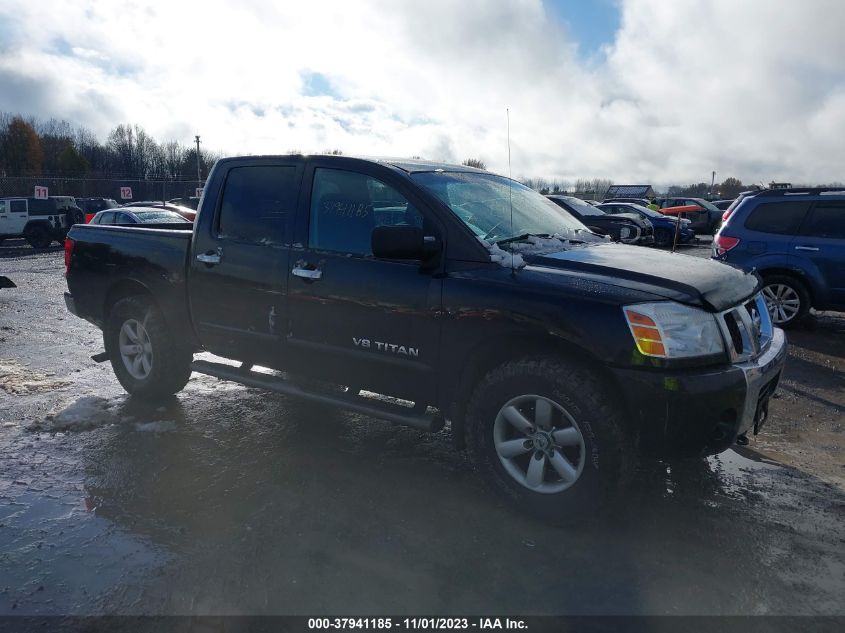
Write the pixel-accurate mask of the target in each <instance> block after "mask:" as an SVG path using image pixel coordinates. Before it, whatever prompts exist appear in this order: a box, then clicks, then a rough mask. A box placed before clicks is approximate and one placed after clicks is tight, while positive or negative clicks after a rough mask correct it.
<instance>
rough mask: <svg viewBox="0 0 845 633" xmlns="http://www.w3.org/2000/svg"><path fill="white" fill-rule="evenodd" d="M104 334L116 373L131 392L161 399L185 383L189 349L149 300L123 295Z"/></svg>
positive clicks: (189, 363) (115, 305)
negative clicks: (124, 296) (123, 297)
mask: <svg viewBox="0 0 845 633" xmlns="http://www.w3.org/2000/svg"><path fill="white" fill-rule="evenodd" d="M103 336H104V339H105V344H106V351H107V352H108V354H109V360H110V361H111V366H112V369H113V370H114V373H115V376H117V379H118V380H119V381H120V384H121V385H123V388H124V389H126V391H127V392H129V393H130V394H132V395H139V396H145V397H149V398H164V397H166V396H170V395H172V394H174V393H176V392H177V391H180V390H181V389H182V388H183V387H184V386H185V384H186V383H187V382H188V378H189V377H190V375H191V359H192V357H193V355H192V352H191V349H190V348H188V347H186V346H185V345H184V343H183V342H182V341H181V340H180V337H178V336H176V335H175V333H173V332H172V331H171V330H170V329H169V328H168V326H167V323H165V321H164V317H163V316H162V314H161V311H160V310H159V309H158V307H157V306H156V305H155V304H154V303H153V302H152V301H151V300H149V299H147V298H145V297H126V298H125V299H121V300H120V301H118V302H117V303H115V304H114V306H113V307H112V309H111V312H110V313H109V317H108V322H107V323H106V328H105V330H104V334H103Z"/></svg>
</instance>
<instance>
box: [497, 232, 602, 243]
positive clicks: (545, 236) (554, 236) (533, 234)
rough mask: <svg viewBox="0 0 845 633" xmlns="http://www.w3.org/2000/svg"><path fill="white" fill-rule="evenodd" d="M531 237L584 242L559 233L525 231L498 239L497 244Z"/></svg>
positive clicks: (521, 240) (522, 240) (520, 240)
mask: <svg viewBox="0 0 845 633" xmlns="http://www.w3.org/2000/svg"><path fill="white" fill-rule="evenodd" d="M575 230H576V231H581V230H584V231H585V232H587V233H592V231H590V230H589V229H575ZM529 237H542V238H545V239H550V240H551V239H558V240H560V241H561V242H563V241H564V240H567V241H568V242H569V243H570V244H584V241H583V240H579V239H571V238H570V239H567V238H565V237H561V236H559V235H555V234H553V233H523V234H522V235H515V236H514V237H506V238H505V239H503V240H496V244H497V245H499V246H501V245H502V244H509V243H510V242H524V241H525V240H527V239H528V238H529Z"/></svg>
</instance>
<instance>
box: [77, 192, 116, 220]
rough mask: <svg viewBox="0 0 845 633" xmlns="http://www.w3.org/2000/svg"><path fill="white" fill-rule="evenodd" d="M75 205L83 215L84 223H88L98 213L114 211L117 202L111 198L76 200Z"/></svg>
mask: <svg viewBox="0 0 845 633" xmlns="http://www.w3.org/2000/svg"><path fill="white" fill-rule="evenodd" d="M76 205H77V206H78V207H79V208H80V209H82V212H83V213H84V214H85V222H86V223H87V222H90V221H91V218H93V217H94V216H95V215H96V214H97V213H98V212H100V211H102V210H104V209H114V208H115V207H116V206H118V205H117V201H116V200H113V199H111V198H77V199H76Z"/></svg>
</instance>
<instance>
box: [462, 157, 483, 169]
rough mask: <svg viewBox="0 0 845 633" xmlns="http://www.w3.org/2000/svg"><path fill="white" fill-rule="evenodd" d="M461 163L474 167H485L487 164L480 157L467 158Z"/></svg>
mask: <svg viewBox="0 0 845 633" xmlns="http://www.w3.org/2000/svg"><path fill="white" fill-rule="evenodd" d="M461 165H464V166H466V167H475V168H476V169H487V165H486V164H485V163H484V161H483V160H481V159H480V158H467V159H466V160H464V161H463V162H461Z"/></svg>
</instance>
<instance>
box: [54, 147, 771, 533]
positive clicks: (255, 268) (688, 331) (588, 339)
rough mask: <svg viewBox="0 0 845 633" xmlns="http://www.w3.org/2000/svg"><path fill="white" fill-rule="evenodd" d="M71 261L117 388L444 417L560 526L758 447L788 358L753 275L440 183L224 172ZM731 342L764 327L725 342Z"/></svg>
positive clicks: (476, 186)
mask: <svg viewBox="0 0 845 633" xmlns="http://www.w3.org/2000/svg"><path fill="white" fill-rule="evenodd" d="M66 255H67V256H66V267H67V274H66V280H67V285H68V292H67V293H66V294H65V301H66V304H67V306H68V309H69V310H70V311H71V312H72V313H73V314H76V315H78V316H80V317H83V318H85V319H87V320H89V321H90V322H92V323H94V324H95V325H97V326H98V327H100V328H102V330H103V339H104V344H105V354H103V356H104V357H107V358H108V359H109V360H110V361H111V365H112V368H113V370H114V372H115V374H116V376H117V378H118V380H119V381H120V383H121V384H122V385H123V387H124V388H125V389H126V390H127V391H128V392H129V393H132V394H135V395H136V396H137V397H140V398H142V399H144V400H145V401H150V400H154V399H161V398H166V397H168V396H169V395H170V394H173V393H175V392H178V391H179V390H181V389H182V388H183V387H184V386H185V384H186V383H187V381H188V379H189V377H190V375H191V372H192V371H196V372H200V373H204V374H208V375H211V376H216V377H218V378H223V379H225V380H230V381H235V382H239V383H242V384H246V385H250V386H252V387H255V388H263V389H268V390H271V391H275V392H278V393H283V394H288V395H290V396H296V397H300V398H305V399H308V400H311V401H316V402H320V403H322V404H323V405H331V406H335V407H340V408H346V409H349V410H352V411H356V412H358V413H360V414H363V415H365V416H371V417H375V418H383V419H387V420H390V421H392V422H394V423H399V424H406V425H410V426H412V427H414V428H417V429H420V430H425V431H438V430H440V429H442V428H443V426H444V420H446V419H448V420H449V421H450V422H451V425H450V432H451V434H452V437H453V438H454V441H455V443H456V445H457V446H458V447H467V448H468V449H469V454H470V457H471V458H472V460H473V462H474V463H475V464H476V465H477V468H478V470H479V471H480V472H481V473H482V475H483V476H484V477H485V479H486V480H487V481H488V482H489V483H490V484H491V486H493V487H494V488H496V489H497V490H499V491H500V492H502V493H503V494H504V496H506V497H507V498H508V499H510V500H511V501H513V502H515V503H517V504H518V505H519V506H520V507H522V508H523V509H525V510H527V511H531V512H534V513H537V514H541V515H543V516H548V517H553V518H555V519H560V518H562V517H572V516H576V517H578V518H579V520H580V519H582V518H584V517H587V516H589V513H590V511H591V510H594V506H595V505H598V504H600V503H601V502H603V501H604V500H606V499H607V497H608V495H610V494H611V493H612V492H613V491H614V490H617V489H619V488H620V486H621V485H622V484H621V482H624V480H625V478H626V476H627V475H628V474H630V473H632V472H633V468H634V467H635V465H636V463H637V461H638V460H639V459H640V458H642V459H653V457H651V455H653V454H654V453H656V454H658V455H660V454H663V455H691V456H695V457H696V458H700V456H701V455H703V454H708V453H714V452H720V451H723V450H725V449H727V448H728V447H730V446H732V445H733V444H734V443H735V441H736V439H737V438H738V437H739V436H741V435H742V434H744V433H746V432H748V431H752V430H753V431H755V432H756V431H758V430H760V427H761V425H762V424H763V423H764V421H765V419H766V413H767V407H768V402H769V398H770V397H771V394H772V392H773V391H774V390H775V388H776V386H777V384H778V379H779V377H780V374H781V370H782V368H783V365H784V358H785V354H786V343H785V338H784V335H783V332H782V331H781V330H779V329H773V328H772V327H771V322H770V321H769V318H768V313H767V312H766V309H765V305H764V303H763V300H762V298H761V296H760V293H759V280H758V278H757V277H756V276H755V275H753V274H750V273H747V272H744V271H741V270H738V269H736V268H733V267H731V266H720V265H714V264H713V263H712V262H710V261H707V260H702V259H700V258H695V257H688V256H685V255H671V254H669V253H664V252H661V251H651V252H649V253H647V254H645V255H644V252H643V249H640V248H636V247H633V246H628V245H624V244H615V243H612V242H610V241H608V240H604V239H602V238H600V237H598V236H596V235H594V234H593V233H591V232H590V231H589V230H588V229H587V228H586V227H585V226H584V225H583V224H581V223H580V222H579V221H578V220H575V219H574V218H572V217H571V216H570V215H568V214H566V213H562V212H561V211H560V208H559V207H557V206H555V205H554V204H553V203H552V202H551V201H550V200H548V199H547V198H545V197H543V196H542V195H540V194H539V193H537V192H535V191H532V190H531V189H528V188H527V187H525V186H523V185H521V184H519V183H518V182H516V181H513V180H510V179H508V178H504V177H502V176H498V175H496V174H492V173H490V172H486V171H482V170H477V169H472V168H470V167H464V166H457V165H445V164H442V163H428V162H423V161H412V162H402V161H389V160H386V159H385V160H369V159H360V158H353V157H350V156H325V155H321V156H306V157H303V156H247V157H238V158H228V159H222V160H219V161H217V163H216V164H215V166H214V167H213V169H212V171H211V173H210V174H209V178H208V183H207V185H206V189H205V195H204V196H203V201H202V203H201V204H200V208H199V212H198V216H197V220H196V222H195V223H194V224H193V225H187V224H185V225H182V224H174V225H173V229H155V230H151V229H148V228H145V227H141V226H122V227H103V226H97V225H90V224H89V225H77V226H75V227H74V228H73V229H72V230H71V233H70V235H69V236H68V240H67V243H66ZM737 323H742V324H751V323H754V324H757V326H758V327H756V329H754V330H753V333H752V329H750V328H749V329H748V331H747V332H748V334H749V336H746V337H745V338H743V339H742V340H737V339H735V338H734V337H732V336H731V331H732V328H735V327H737ZM202 350H206V351H209V352H211V353H213V354H215V355H218V356H222V357H224V358H228V359H231V360H234V361H236V362H237V365H232V364H225V363H222V362H217V361H214V360H193V354H194V353H195V352H199V351H202ZM254 366H259V367H261V368H262V369H261V371H258V370H253V369H252V368H253V367H254ZM264 368H267V369H264ZM268 369H269V371H268ZM279 372H291V374H293V375H290V374H284V375H283V374H282V373H279ZM374 394H382V395H383V396H391V397H392V398H387V399H385V398H384V397H379V398H374V397H371V396H373V395H374ZM397 398H398V399H401V401H397V400H396V399H397ZM268 422H269V421H268ZM303 422H304V423H308V422H309V420H308V419H307V418H306V419H304V420H303ZM576 511H577V512H576Z"/></svg>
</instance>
